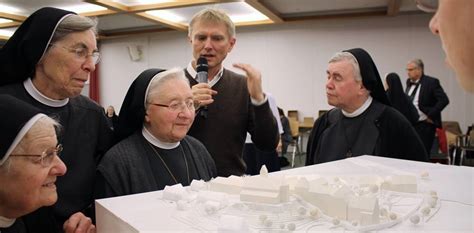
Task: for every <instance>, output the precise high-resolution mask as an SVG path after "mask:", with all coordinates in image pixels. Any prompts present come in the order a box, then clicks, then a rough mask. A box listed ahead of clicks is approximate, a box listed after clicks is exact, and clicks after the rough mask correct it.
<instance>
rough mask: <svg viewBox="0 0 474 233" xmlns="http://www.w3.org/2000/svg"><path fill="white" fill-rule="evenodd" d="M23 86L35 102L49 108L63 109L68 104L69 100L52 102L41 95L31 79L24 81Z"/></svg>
mask: <svg viewBox="0 0 474 233" xmlns="http://www.w3.org/2000/svg"><path fill="white" fill-rule="evenodd" d="M23 86H24V87H25V89H26V92H28V94H30V95H31V97H33V98H34V99H35V100H37V101H38V102H40V103H42V104H44V105H47V106H50V107H55V108H59V107H64V106H65V105H66V104H67V103H69V98H66V99H62V100H53V99H51V98H49V97H47V96H45V95H43V94H42V93H41V92H40V91H39V90H38V89H36V87H35V85H34V84H33V81H32V80H31V78H28V79H26V80H25V81H24V82H23Z"/></svg>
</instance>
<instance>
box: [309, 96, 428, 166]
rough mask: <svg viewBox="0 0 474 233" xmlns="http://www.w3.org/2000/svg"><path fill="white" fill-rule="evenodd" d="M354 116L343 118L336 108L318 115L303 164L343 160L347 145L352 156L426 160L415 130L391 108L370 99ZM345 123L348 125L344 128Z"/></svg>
mask: <svg viewBox="0 0 474 233" xmlns="http://www.w3.org/2000/svg"><path fill="white" fill-rule="evenodd" d="M355 118H356V119H349V118H347V117H345V116H344V115H343V114H342V111H341V110H340V109H338V108H334V109H332V110H330V111H329V112H327V113H326V114H324V115H322V116H321V117H319V118H318V119H317V120H316V122H315V123H314V126H313V130H312V132H311V135H310V137H309V139H308V147H307V158H306V165H311V164H316V163H324V162H330V161H334V160H339V159H344V158H346V153H347V151H348V149H349V147H351V149H352V156H359V155H377V156H383V157H390V158H399V159H407V160H417V161H427V160H428V157H427V154H426V151H425V150H424V147H423V145H422V142H421V141H420V139H419V138H418V136H417V134H416V132H415V130H414V129H413V127H412V126H411V124H410V123H409V122H408V121H407V120H406V119H405V117H403V115H401V114H400V113H399V112H398V111H396V110H395V109H393V108H391V107H389V106H386V105H383V104H381V103H378V102H377V101H376V100H373V102H372V104H371V105H370V107H369V108H368V109H367V110H366V111H365V112H364V113H362V114H361V115H360V116H358V117H355ZM349 125H351V127H352V128H348V126H349ZM345 134H347V138H348V140H346V139H345V136H344V135H345ZM347 141H349V142H347Z"/></svg>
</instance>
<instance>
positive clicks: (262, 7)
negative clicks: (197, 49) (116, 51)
mask: <svg viewBox="0 0 474 233" xmlns="http://www.w3.org/2000/svg"><path fill="white" fill-rule="evenodd" d="M45 6H52V7H58V8H63V9H66V10H71V11H75V12H77V13H79V14H81V15H86V16H97V17H98V18H99V25H98V29H99V39H107V38H116V37H123V36H129V35H132V34H142V33H151V32H160V31H170V30H179V31H186V30H187V25H188V23H189V21H190V18H191V17H192V16H193V15H194V13H196V12H198V11H199V10H201V9H203V8H205V7H209V6H211V7H217V8H220V9H223V10H225V11H226V12H228V13H229V15H230V17H231V19H232V20H233V21H234V22H235V23H236V25H237V26H256V25H264V24H281V23H287V22H292V21H302V20H318V19H326V18H343V17H361V16H364V17H367V16H379V17H381V16H382V17H393V16H396V15H399V14H422V12H421V11H420V10H418V9H417V7H416V5H415V2H414V0H0V40H7V39H8V38H9V35H11V34H13V32H14V31H15V30H16V28H17V27H18V25H20V24H21V22H22V21H24V20H25V19H26V17H28V15H30V14H31V13H32V12H34V11H35V10H37V9H39V8H41V7H45ZM86 8H87V9H86ZM89 8H91V9H89Z"/></svg>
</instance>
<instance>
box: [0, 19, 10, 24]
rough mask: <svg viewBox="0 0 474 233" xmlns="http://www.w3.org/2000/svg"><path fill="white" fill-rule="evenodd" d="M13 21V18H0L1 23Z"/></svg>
mask: <svg viewBox="0 0 474 233" xmlns="http://www.w3.org/2000/svg"><path fill="white" fill-rule="evenodd" d="M11 22H13V20H9V19H4V18H0V24H2V23H11Z"/></svg>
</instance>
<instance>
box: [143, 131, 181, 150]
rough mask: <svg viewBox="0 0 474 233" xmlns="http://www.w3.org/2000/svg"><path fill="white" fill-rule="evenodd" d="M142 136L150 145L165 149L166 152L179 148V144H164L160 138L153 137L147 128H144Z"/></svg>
mask: <svg viewBox="0 0 474 233" xmlns="http://www.w3.org/2000/svg"><path fill="white" fill-rule="evenodd" d="M142 134H143V137H145V139H146V140H147V141H148V142H149V143H151V144H153V145H154V146H156V147H159V148H162V149H165V150H171V149H174V148H176V147H178V146H179V142H162V141H160V140H159V139H158V138H156V137H155V136H153V134H151V133H150V132H149V131H148V130H147V129H146V128H145V126H143V129H142Z"/></svg>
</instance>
